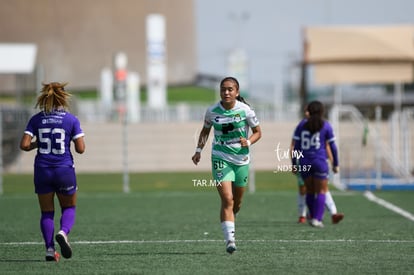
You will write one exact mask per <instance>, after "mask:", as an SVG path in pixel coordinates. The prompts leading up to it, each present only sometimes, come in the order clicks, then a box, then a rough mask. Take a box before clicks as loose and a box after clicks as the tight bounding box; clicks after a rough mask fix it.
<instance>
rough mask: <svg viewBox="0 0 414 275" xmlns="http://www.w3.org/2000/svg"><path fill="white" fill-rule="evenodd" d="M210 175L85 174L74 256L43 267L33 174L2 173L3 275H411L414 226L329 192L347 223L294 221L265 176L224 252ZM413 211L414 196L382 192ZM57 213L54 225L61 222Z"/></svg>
mask: <svg viewBox="0 0 414 275" xmlns="http://www.w3.org/2000/svg"><path fill="white" fill-rule="evenodd" d="M210 177H211V176H210V174H209V173H197V174H195V173H165V172H164V173H140V174H132V175H131V178H130V180H131V193H129V194H124V193H122V175H120V174H79V175H78V184H79V187H80V189H79V192H78V207H77V217H76V224H75V226H74V228H73V231H72V232H71V234H70V241H71V243H72V248H73V250H74V254H73V257H72V258H71V259H69V260H67V259H61V261H60V262H59V263H50V262H44V260H43V259H44V248H43V244H42V238H41V234H40V231H39V210H38V205H37V198H36V196H35V195H34V194H33V187H32V182H31V181H32V175H10V174H7V175H5V176H4V194H3V195H2V196H1V197H0V209H1V210H0V211H1V219H2V221H1V226H0V274H58V273H59V274H229V273H232V274H412V270H413V269H414V253H413V252H414V235H413V230H414V222H412V221H410V220H408V219H406V218H404V217H402V216H400V215H398V214H396V213H394V212H391V211H390V210H387V209H385V208H383V207H381V206H379V205H377V204H375V203H373V202H370V201H368V200H367V199H366V198H365V197H364V196H363V194H362V193H358V192H340V191H336V190H334V191H333V195H334V199H335V201H336V203H337V206H338V208H339V210H341V211H343V212H344V213H345V219H344V221H343V222H341V223H340V224H338V225H332V224H331V223H330V222H329V217H328V216H326V219H325V228H323V229H316V228H312V227H310V226H308V225H299V224H296V219H297V215H296V184H295V178H294V177H293V176H292V175H290V174H283V173H278V174H274V173H272V172H266V171H259V172H257V173H256V181H257V192H256V193H254V194H251V193H248V192H247V193H246V195H245V198H244V202H243V206H242V210H241V212H240V213H239V215H238V216H237V222H236V230H237V231H236V232H237V234H236V238H237V240H238V242H237V245H238V251H237V252H236V253H234V254H233V255H228V254H227V253H226V252H225V248H224V242H223V241H222V233H221V229H220V224H219V215H218V214H219V207H220V202H219V198H218V195H217V191H216V190H215V189H214V188H213V187H205V186H204V187H203V186H194V184H193V179H196V180H197V179H210ZM375 195H377V196H378V197H381V198H383V199H386V200H387V201H390V202H392V203H394V204H396V205H397V206H400V207H404V209H405V210H406V211H409V212H411V213H413V212H414V204H413V201H414V200H413V198H414V192H408V191H405V192H396V191H393V192H376V193H375ZM58 213H59V211H56V221H55V222H56V226H58V216H59V215H58Z"/></svg>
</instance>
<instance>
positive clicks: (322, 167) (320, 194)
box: [292, 101, 339, 227]
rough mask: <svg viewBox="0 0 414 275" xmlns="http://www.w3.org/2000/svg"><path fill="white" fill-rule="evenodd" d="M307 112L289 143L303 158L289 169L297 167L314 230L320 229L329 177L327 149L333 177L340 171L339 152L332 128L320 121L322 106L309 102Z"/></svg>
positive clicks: (322, 113) (294, 159) (293, 161)
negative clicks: (327, 148) (330, 157)
mask: <svg viewBox="0 0 414 275" xmlns="http://www.w3.org/2000/svg"><path fill="white" fill-rule="evenodd" d="M307 111H308V114H309V115H308V117H307V118H305V119H303V120H302V121H301V122H300V123H299V124H298V126H297V127H296V129H295V132H294V134H293V140H292V142H293V143H294V150H296V151H301V152H302V153H303V157H300V158H297V157H292V165H294V166H299V169H297V170H298V171H300V175H301V177H302V179H303V180H304V182H305V187H306V205H307V207H308V210H309V213H310V217H311V218H312V219H311V221H310V224H311V225H312V226H314V227H323V223H322V219H323V215H324V210H325V202H326V193H327V191H328V177H329V165H328V163H327V161H326V160H327V157H328V155H327V151H326V147H327V145H329V147H330V150H331V153H332V170H333V172H334V173H337V172H338V171H339V166H338V165H339V162H338V152H337V148H336V145H335V137H334V134H333V130H332V127H331V125H330V124H329V122H328V121H326V120H324V119H323V115H324V106H323V104H322V103H321V102H319V101H312V102H311V103H309V104H308V106H307ZM292 156H293V154H292Z"/></svg>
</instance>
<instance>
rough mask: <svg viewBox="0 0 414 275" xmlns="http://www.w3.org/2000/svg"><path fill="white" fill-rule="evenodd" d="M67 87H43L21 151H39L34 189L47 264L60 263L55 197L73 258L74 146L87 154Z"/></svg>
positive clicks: (64, 244)
mask: <svg viewBox="0 0 414 275" xmlns="http://www.w3.org/2000/svg"><path fill="white" fill-rule="evenodd" d="M65 85H66V83H63V84H62V83H58V82H52V83H50V84H43V89H42V91H41V94H40V96H39V97H38V99H37V104H36V106H35V107H39V108H40V112H38V113H37V114H35V115H33V116H32V117H31V118H30V120H29V122H28V124H27V126H26V130H25V131H24V134H23V137H22V139H21V142H20V148H21V149H22V150H24V151H31V150H33V149H37V154H36V157H35V160H34V187H35V193H36V194H37V196H38V200H39V205H40V210H41V216H40V229H41V232H42V235H43V239H44V242H45V246H46V261H56V262H57V261H59V257H60V254H59V253H58V252H57V251H56V250H55V243H54V240H53V237H54V236H53V235H54V231H55V228H54V215H55V208H54V196H55V194H56V196H57V198H58V200H59V204H60V207H61V213H62V214H61V218H60V230H59V232H58V233H57V234H56V236H55V238H56V241H57V242H58V243H59V245H60V248H61V253H62V256H63V257H64V258H70V257H72V248H71V247H70V245H69V242H68V239H67V235H68V234H69V232H70V231H71V229H72V226H73V224H74V223H75V214H76V190H77V183H76V174H75V168H74V162H73V156H72V153H71V151H70V143H71V142H73V143H74V147H75V151H76V152H77V153H79V154H82V153H83V152H84V151H85V142H84V133H83V131H82V129H81V128H80V122H79V120H78V119H77V118H76V117H75V116H74V115H72V114H71V113H69V112H67V109H68V98H69V96H70V95H69V93H67V92H66V91H65V89H64V87H65Z"/></svg>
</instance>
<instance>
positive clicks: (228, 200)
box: [221, 196, 234, 208]
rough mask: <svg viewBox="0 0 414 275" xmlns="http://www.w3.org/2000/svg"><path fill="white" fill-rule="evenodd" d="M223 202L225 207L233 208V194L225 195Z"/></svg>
mask: <svg viewBox="0 0 414 275" xmlns="http://www.w3.org/2000/svg"><path fill="white" fill-rule="evenodd" d="M221 204H222V205H223V208H233V206H234V201H233V196H225V197H223V198H222V199H221Z"/></svg>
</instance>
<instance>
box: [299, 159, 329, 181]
mask: <svg viewBox="0 0 414 275" xmlns="http://www.w3.org/2000/svg"><path fill="white" fill-rule="evenodd" d="M300 165H301V166H307V167H309V169H306V170H302V171H301V172H300V175H301V176H302V178H303V179H306V178H307V177H310V176H312V177H314V178H318V179H328V178H329V165H328V162H327V161H326V159H301V160H300Z"/></svg>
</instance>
